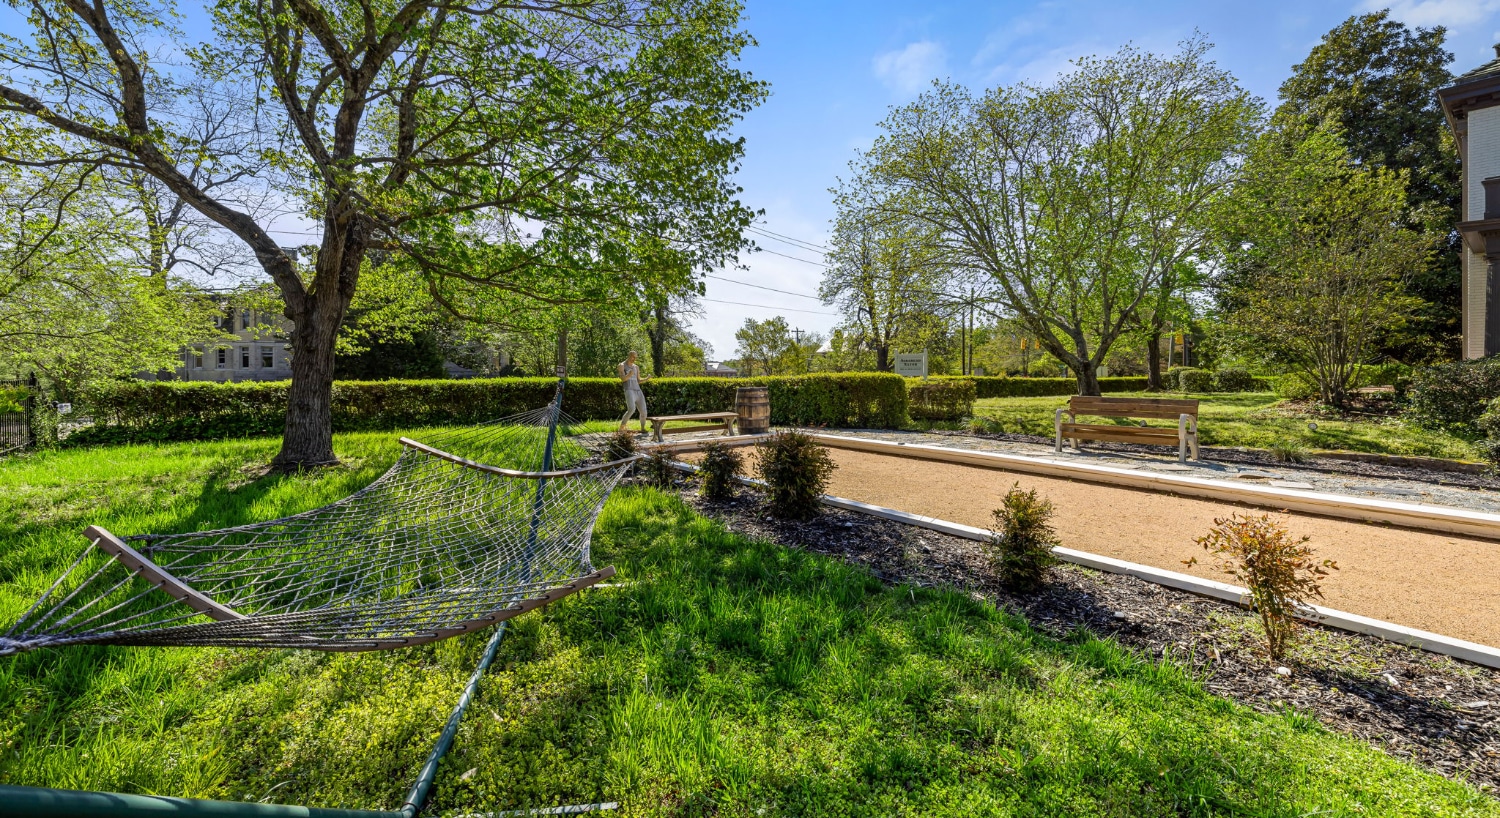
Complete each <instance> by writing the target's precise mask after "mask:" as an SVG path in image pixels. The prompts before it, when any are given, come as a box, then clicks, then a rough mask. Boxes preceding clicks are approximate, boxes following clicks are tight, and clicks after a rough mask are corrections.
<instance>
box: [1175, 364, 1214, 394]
mask: <svg viewBox="0 0 1500 818" xmlns="http://www.w3.org/2000/svg"><path fill="white" fill-rule="evenodd" d="M1177 391H1178V392H1212V391H1214V373H1212V372H1209V371H1208V370H1206V369H1183V370H1179V371H1178V372H1177Z"/></svg>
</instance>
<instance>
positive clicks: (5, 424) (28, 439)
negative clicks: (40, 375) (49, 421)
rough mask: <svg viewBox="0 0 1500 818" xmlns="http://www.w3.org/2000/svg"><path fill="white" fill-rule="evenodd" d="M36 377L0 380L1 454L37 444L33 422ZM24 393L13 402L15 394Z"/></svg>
mask: <svg viewBox="0 0 1500 818" xmlns="http://www.w3.org/2000/svg"><path fill="white" fill-rule="evenodd" d="M36 387H37V384H36V376H35V375H32V376H31V377H29V378H26V379H25V380H13V381H3V380H0V454H8V453H10V452H14V451H19V450H21V449H26V448H30V447H31V446H32V445H34V444H35V443H36V433H35V431H34V425H33V423H32V421H33V420H34V418H35V415H36V401H37V397H36V396H37V388H36ZM17 392H20V393H22V395H21V397H20V398H19V400H12V399H11V398H12V397H13V395H14V393H17Z"/></svg>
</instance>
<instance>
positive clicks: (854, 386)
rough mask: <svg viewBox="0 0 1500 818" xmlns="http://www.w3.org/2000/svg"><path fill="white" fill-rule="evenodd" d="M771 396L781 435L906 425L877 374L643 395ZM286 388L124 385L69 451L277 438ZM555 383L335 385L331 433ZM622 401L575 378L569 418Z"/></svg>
mask: <svg viewBox="0 0 1500 818" xmlns="http://www.w3.org/2000/svg"><path fill="white" fill-rule="evenodd" d="M741 386H765V387H767V392H768V394H769V397H770V401H771V422H772V423H773V424H777V425H798V426H833V427H865V428H899V427H900V426H902V425H903V424H905V423H906V379H905V378H902V377H901V376H899V375H892V374H880V373H836V374H826V375H797V376H788V377H775V378H658V379H655V380H652V381H648V382H647V383H645V384H643V385H642V388H643V389H644V391H645V393H646V401H647V403H648V405H649V406H650V407H651V411H652V413H653V414H658V415H667V414H687V413H691V412H709V411H725V410H728V409H732V408H734V397H735V390H736V389H737V388H739V387H741ZM287 387H288V384H287V382H285V381H280V382H274V383H235V384H219V383H204V382H196V383H181V382H170V381H169V382H150V381H122V382H118V383H113V384H108V385H105V386H102V387H99V388H96V389H94V390H91V391H90V393H89V394H88V395H87V396H86V402H87V403H88V405H89V406H90V408H91V410H92V414H93V417H94V421H95V425H94V426H93V427H90V428H88V429H84V430H81V431H80V432H78V433H75V434H74V435H72V436H70V437H69V442H70V443H126V442H149V441H159V440H214V439H221V438H232V437H253V436H257V435H274V434H280V433H281V431H282V427H283V425H284V423H285V417H286V394H287ZM556 387H557V381H556V379H554V378H475V379H470V380H434V381H371V382H360V381H337V382H335V383H334V385H333V428H334V431H338V432H348V431H374V430H386V429H400V428H411V427H416V426H437V425H447V424H461V423H480V422H483V421H488V420H494V419H496V418H502V417H505V416H507V415H514V414H519V413H521V412H524V411H528V410H531V409H536V408H537V407H540V406H544V405H546V404H547V403H548V402H549V401H550V400H552V396H553V394H554V393H555V390H556ZM623 408H624V400H623V398H622V397H621V394H620V383H619V381H618V380H616V379H614V378H570V379H569V380H568V386H567V390H566V391H565V393H564V396H563V409H564V410H565V411H566V412H567V413H568V414H570V415H572V416H573V417H576V418H579V419H583V420H604V419H610V420H613V419H615V418H618V417H619V416H620V412H621V411H622V410H623Z"/></svg>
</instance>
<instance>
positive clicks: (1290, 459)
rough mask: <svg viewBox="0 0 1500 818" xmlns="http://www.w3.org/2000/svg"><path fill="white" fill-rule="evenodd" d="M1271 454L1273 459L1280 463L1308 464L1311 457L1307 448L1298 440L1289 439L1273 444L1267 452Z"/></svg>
mask: <svg viewBox="0 0 1500 818" xmlns="http://www.w3.org/2000/svg"><path fill="white" fill-rule="evenodd" d="M1266 451H1268V452H1270V453H1271V459H1272V460H1275V461H1276V462H1278V463H1306V462H1307V461H1308V459H1309V458H1310V457H1311V455H1310V454H1309V452H1308V450H1307V446H1306V445H1305V444H1303V442H1302V441H1300V440H1297V439H1296V438H1287V439H1285V440H1278V441H1276V442H1275V443H1272V444H1271V445H1270V447H1269V448H1268V449H1267V450H1266Z"/></svg>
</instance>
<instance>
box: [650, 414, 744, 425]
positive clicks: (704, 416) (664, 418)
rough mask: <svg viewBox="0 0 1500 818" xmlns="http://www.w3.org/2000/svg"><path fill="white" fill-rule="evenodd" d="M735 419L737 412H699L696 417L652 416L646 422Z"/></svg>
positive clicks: (737, 415)
mask: <svg viewBox="0 0 1500 818" xmlns="http://www.w3.org/2000/svg"><path fill="white" fill-rule="evenodd" d="M737 417H739V413H738V412H701V413H699V414H696V415H652V416H651V417H649V418H647V420H659V421H662V422H663V423H665V422H667V421H673V420H723V419H724V418H737Z"/></svg>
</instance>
